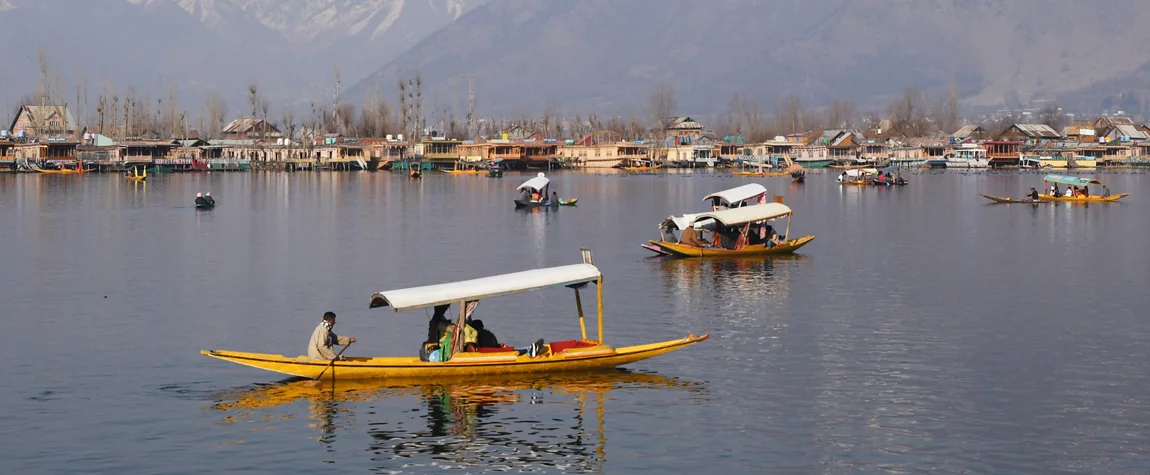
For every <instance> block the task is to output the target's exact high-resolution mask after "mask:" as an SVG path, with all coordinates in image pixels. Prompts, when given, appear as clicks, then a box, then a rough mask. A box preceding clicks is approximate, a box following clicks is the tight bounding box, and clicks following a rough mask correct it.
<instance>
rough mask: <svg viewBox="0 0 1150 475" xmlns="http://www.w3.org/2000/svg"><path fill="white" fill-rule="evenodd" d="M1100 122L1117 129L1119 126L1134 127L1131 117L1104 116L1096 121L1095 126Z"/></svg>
mask: <svg viewBox="0 0 1150 475" xmlns="http://www.w3.org/2000/svg"><path fill="white" fill-rule="evenodd" d="M1099 122H1101V123H1103V124H1106V125H1109V126H1111V127H1117V126H1119V125H1134V120H1133V119H1131V118H1129V117H1115V116H1102V117H1099V118H1098V120H1097V121H1095V124H1097V123H1099Z"/></svg>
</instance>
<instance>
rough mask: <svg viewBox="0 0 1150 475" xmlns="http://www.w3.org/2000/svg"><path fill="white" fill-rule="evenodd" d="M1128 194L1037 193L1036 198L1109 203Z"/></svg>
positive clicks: (1069, 201)
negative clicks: (1076, 194) (1057, 194)
mask: <svg viewBox="0 0 1150 475" xmlns="http://www.w3.org/2000/svg"><path fill="white" fill-rule="evenodd" d="M1127 196H1130V193H1119V194H1117V195H1110V196H1107V197H1102V196H1070V197H1067V196H1059V197H1055V196H1051V195H1038V199H1040V200H1042V201H1057V202H1068V203H1109V202H1111V201H1118V200H1120V199H1122V198H1125V197H1127Z"/></svg>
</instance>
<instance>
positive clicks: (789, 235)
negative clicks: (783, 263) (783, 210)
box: [783, 214, 791, 240]
mask: <svg viewBox="0 0 1150 475" xmlns="http://www.w3.org/2000/svg"><path fill="white" fill-rule="evenodd" d="M783 232H784V234H783V238H785V239H788V240H789V239H790V238H791V215H789V214H788V215H787V230H786V231H783Z"/></svg>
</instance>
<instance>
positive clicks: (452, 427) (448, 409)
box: [210, 370, 706, 471]
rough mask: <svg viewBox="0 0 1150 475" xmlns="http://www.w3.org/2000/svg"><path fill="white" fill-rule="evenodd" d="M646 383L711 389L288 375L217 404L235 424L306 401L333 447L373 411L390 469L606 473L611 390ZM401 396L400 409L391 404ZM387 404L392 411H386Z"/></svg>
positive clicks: (314, 424)
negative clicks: (320, 381) (319, 380)
mask: <svg viewBox="0 0 1150 475" xmlns="http://www.w3.org/2000/svg"><path fill="white" fill-rule="evenodd" d="M636 390H642V391H661V392H666V391H677V392H679V394H688V395H691V396H700V395H703V396H705V395H706V385H705V384H703V383H693V382H686V381H681V380H678V379H674V378H667V377H664V376H660V375H657V374H650V373H635V372H630V371H625V370H615V371H609V372H598V373H591V374H573V375H562V376H551V377H543V378H530V379H528V378H515V379H488V380H479V379H470V380H458V381H454V382H453V383H451V384H419V383H418V382H414V381H412V382H408V381H401V380H390V381H386V382H337V383H336V385H335V386H334V387H330V384H329V387H322V388H315V387H311V386H308V385H305V384H303V383H301V382H298V381H296V380H287V381H284V382H280V383H276V384H270V385H261V386H256V387H250V386H249V387H242V388H237V389H234V390H228V391H224V392H222V393H219V394H217V395H216V396H215V398H214V399H216V400H217V402H215V403H214V404H212V405H211V406H210V408H211V410H215V411H221V412H223V413H225V414H226V415H225V416H224V418H223V420H222V422H223V423H225V424H231V423H235V422H239V421H250V422H256V421H263V420H267V419H273V418H280V419H291V418H292V417H291V415H290V414H288V415H285V414H282V412H283V411H285V410H288V408H289V407H290V405H291V404H292V403H296V402H300V401H306V403H307V417H308V418H309V419H310V422H309V423H308V424H307V425H308V427H309V428H312V429H315V430H317V431H318V432H319V435H318V436H317V439H318V440H319V441H320V442H321V443H323V444H325V446H326V449H327V450H331V449H332V448H333V446H335V444H336V443H337V434H339V433H341V432H346V431H347V430H348V427H350V426H351V425H352V424H353V423H354V421H355V419H356V418H357V416H358V417H361V418H362V417H366V418H367V419H368V421H367V422H366V430H367V435H368V436H369V437H370V441H369V442H368V446H367V447H366V450H367V451H368V452H370V453H371V454H372V455H371V462H372V463H373V464H375V465H378V466H379V467H380V468H381V469H389V470H392V469H399V468H404V469H411V468H412V467H426V468H429V469H435V470H446V469H467V468H471V467H478V468H483V469H486V470H497V471H498V470H511V469H515V470H520V471H523V470H527V471H532V470H538V469H543V468H560V469H563V470H572V471H601V470H602V465H603V463H604V461H605V459H606V457H607V438H608V431H607V427H606V423H607V414H608V412H607V411H606V410H605V409H606V406H607V405H608V403H609V401H610V400H611V399H612V398H611V397H609V393H610V392H611V391H636ZM660 394H661V393H660ZM660 397H662V396H660V395H659V394H649V395H643V396H640V399H648V400H658V399H659V398H660ZM413 403H414V404H413ZM396 404H398V405H399V406H400V407H398V408H394V407H391V406H393V405H396ZM382 405H386V406H389V407H388V410H386V411H385V410H380V411H378V413H377V411H376V407H377V406H382ZM384 414H386V416H385V415H384ZM356 427H360V426H356ZM349 440H357V439H355V438H351V439H349Z"/></svg>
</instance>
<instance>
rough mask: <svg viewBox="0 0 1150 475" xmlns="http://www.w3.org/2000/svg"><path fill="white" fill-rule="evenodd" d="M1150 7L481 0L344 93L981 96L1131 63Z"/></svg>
mask: <svg viewBox="0 0 1150 475" xmlns="http://www.w3.org/2000/svg"><path fill="white" fill-rule="evenodd" d="M1148 20H1150V3H1146V2H1141V1H1136V0H1115V1H1113V2H1108V3H1107V4H1104V5H1098V4H1092V3H1087V2H1079V1H1075V0H783V1H778V2H773V3H772V4H771V5H770V7H769V8H762V5H761V4H759V3H758V2H754V1H752V0H719V1H710V2H699V1H684V2H675V3H665V2H659V1H655V0H630V1H628V2H610V1H607V0H581V1H578V2H531V1H529V0H492V1H490V2H488V3H486V4H484V5H481V6H479V7H477V8H476V9H474V10H471V11H470V12H468V13H467V14H465V15H463V16H462V17H460V18H459V19H458V20H456V21H455V22H453V23H451V24H450V25H448V26H447V27H446V28H444V29H442V30H440V31H438V32H436V33H435V34H433V35H430V36H429V37H427V38H426V39H425V40H423V41H422V42H420V43H419V44H417V45H415V46H414V47H413V48H411V49H410V50H408V51H407V52H405V53H404V54H402V55H400V56H398V57H397V58H396V59H395V60H393V61H391V62H390V63H388V64H386V65H384V66H382V67H381V68H380V69H379V70H377V71H375V72H374V73H372V74H371V75H369V76H368V77H367V78H366V79H364V81H363V82H361V83H360V84H357V85H356V86H355V87H353V88H352V89H351V90H349V93H351V94H352V96H353V97H359V96H360V95H362V94H363V92H364V91H366V90H369V89H371V88H373V87H381V86H380V85H382V87H387V86H389V85H391V84H394V83H395V82H396V81H397V80H398V79H399V78H400V77H407V76H410V75H412V74H415V73H416V72H418V73H419V74H420V75H421V77H422V79H423V80H424V85H425V86H424V94H425V96H426V95H431V96H444V97H449V98H450V99H448V100H449V101H455V102H459V101H460V100H461V99H460V95H461V91H460V85H461V84H466V79H467V78H468V77H474V78H475V87H476V96H477V98H478V102H479V103H480V104H483V105H484V107H486V109H484V110H483V111H482V113H484V114H486V113H493V114H497V115H498V114H505V115H515V114H518V113H520V112H528V113H533V112H536V113H537V112H539V111H541V110H542V109H543V108H545V107H549V106H548V104H562V105H563V106H564V107H567V108H568V109H572V108H574V109H576V110H580V109H585V110H587V111H596V110H597V111H600V112H612V113H622V112H626V111H632V112H634V111H636V110H640V109H642V106H643V103H644V102H645V100H646V98H645V95H646V91H647V90H648V88H649V87H650V86H651V85H652V84H654V83H659V82H668V83H671V84H672V85H673V86H675V87H676V89H677V91H678V92H679V95H680V100H679V102H680V104H681V105H682V106H683V109H685V110H692V111H694V110H697V111H705V112H713V111H715V110H717V109H722V108H723V107H725V104H726V102H727V100H728V99H729V98H730V97H731V95H732V94H733V93H735V92H739V93H741V94H744V95H747V96H750V97H752V98H753V99H755V100H758V101H759V102H761V103H764V104H771V103H773V102H776V101H778V100H779V99H780V98H783V97H787V96H791V95H794V96H797V97H799V98H801V99H802V100H803V101H804V102H807V103H809V104H812V105H820V104H825V103H828V102H830V101H831V99H833V98H835V97H840V98H844V99H854V100H856V101H858V102H860V103H866V104H870V105H872V106H875V107H878V106H881V105H882V103H883V101H884V100H888V99H890V98H892V97H895V96H897V95H899V94H900V93H901V91H902V90H903V89H904V88H906V87H912V86H913V87H917V88H919V89H922V90H925V91H927V92H931V93H936V94H937V93H940V92H942V91H944V90H945V89H946V88H947V86H948V85H949V83H950V82H951V81H952V80H954V81H955V82H956V83H957V86H958V89H959V90H960V92H961V96H962V98H963V103H964V104H965V105H968V106H971V107H983V108H987V107H994V106H996V105H998V104H1003V103H1006V102H1010V101H1009V100H1008V99H1013V98H1016V97H1020V98H1022V99H1023V100H1026V99H1031V98H1044V97H1048V98H1051V99H1057V98H1059V97H1061V96H1063V95H1067V94H1082V93H1081V91H1084V90H1090V88H1091V86H1092V85H1093V84H1097V83H1101V82H1105V81H1115V82H1122V81H1121V78H1124V77H1129V76H1130V75H1132V74H1137V72H1138V71H1139V68H1140V67H1141V66H1142V65H1143V64H1145V62H1147V61H1150V53H1147V52H1142V51H1140V50H1139V49H1138V48H1137V47H1136V45H1139V44H1143V43H1145V42H1146V41H1150V30H1146V29H1140V28H1138V27H1137V25H1140V24H1145V23H1146V22H1147V21H1148ZM695 25H698V26H697V27H695ZM1113 31H1121V32H1123V35H1120V37H1117V36H1116V35H1114V34H1113V33H1112V32H1113ZM1115 43H1119V45H1118V46H1120V47H1122V48H1121V51H1118V52H1115V51H1114V50H1115V49H1116V48H1115V46H1116V45H1115ZM1123 46H1124V47H1123ZM1147 85H1150V84H1147Z"/></svg>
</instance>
